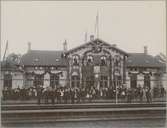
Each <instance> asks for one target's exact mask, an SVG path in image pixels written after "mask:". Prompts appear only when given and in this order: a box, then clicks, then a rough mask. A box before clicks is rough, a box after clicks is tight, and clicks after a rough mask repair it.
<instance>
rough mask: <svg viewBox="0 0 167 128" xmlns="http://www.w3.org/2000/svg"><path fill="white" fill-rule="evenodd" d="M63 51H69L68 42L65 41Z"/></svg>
mask: <svg viewBox="0 0 167 128" xmlns="http://www.w3.org/2000/svg"><path fill="white" fill-rule="evenodd" d="M63 50H64V51H65V52H66V51H67V41H66V40H65V41H64V43H63Z"/></svg>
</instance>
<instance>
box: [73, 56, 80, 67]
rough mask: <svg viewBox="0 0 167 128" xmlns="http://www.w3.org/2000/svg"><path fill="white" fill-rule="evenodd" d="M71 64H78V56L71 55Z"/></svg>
mask: <svg viewBox="0 0 167 128" xmlns="http://www.w3.org/2000/svg"><path fill="white" fill-rule="evenodd" d="M73 65H75V66H76V65H79V56H77V55H75V56H73Z"/></svg>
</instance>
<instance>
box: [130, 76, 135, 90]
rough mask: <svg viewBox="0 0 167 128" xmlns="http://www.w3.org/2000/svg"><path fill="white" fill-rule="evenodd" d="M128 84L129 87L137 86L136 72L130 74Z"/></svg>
mask: <svg viewBox="0 0 167 128" xmlns="http://www.w3.org/2000/svg"><path fill="white" fill-rule="evenodd" d="M130 86H131V88H136V87H137V74H132V75H131V76H130Z"/></svg>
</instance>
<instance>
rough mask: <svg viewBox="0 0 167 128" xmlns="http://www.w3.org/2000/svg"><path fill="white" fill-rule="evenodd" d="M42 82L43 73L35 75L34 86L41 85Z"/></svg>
mask: <svg viewBox="0 0 167 128" xmlns="http://www.w3.org/2000/svg"><path fill="white" fill-rule="evenodd" d="M43 83H44V75H35V78H34V86H38V85H43Z"/></svg>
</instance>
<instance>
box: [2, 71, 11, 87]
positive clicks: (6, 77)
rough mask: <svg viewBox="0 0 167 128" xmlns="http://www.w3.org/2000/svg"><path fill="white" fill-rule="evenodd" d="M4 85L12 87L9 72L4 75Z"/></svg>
mask: <svg viewBox="0 0 167 128" xmlns="http://www.w3.org/2000/svg"><path fill="white" fill-rule="evenodd" d="M4 87H6V88H12V75H11V74H5V75H4Z"/></svg>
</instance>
